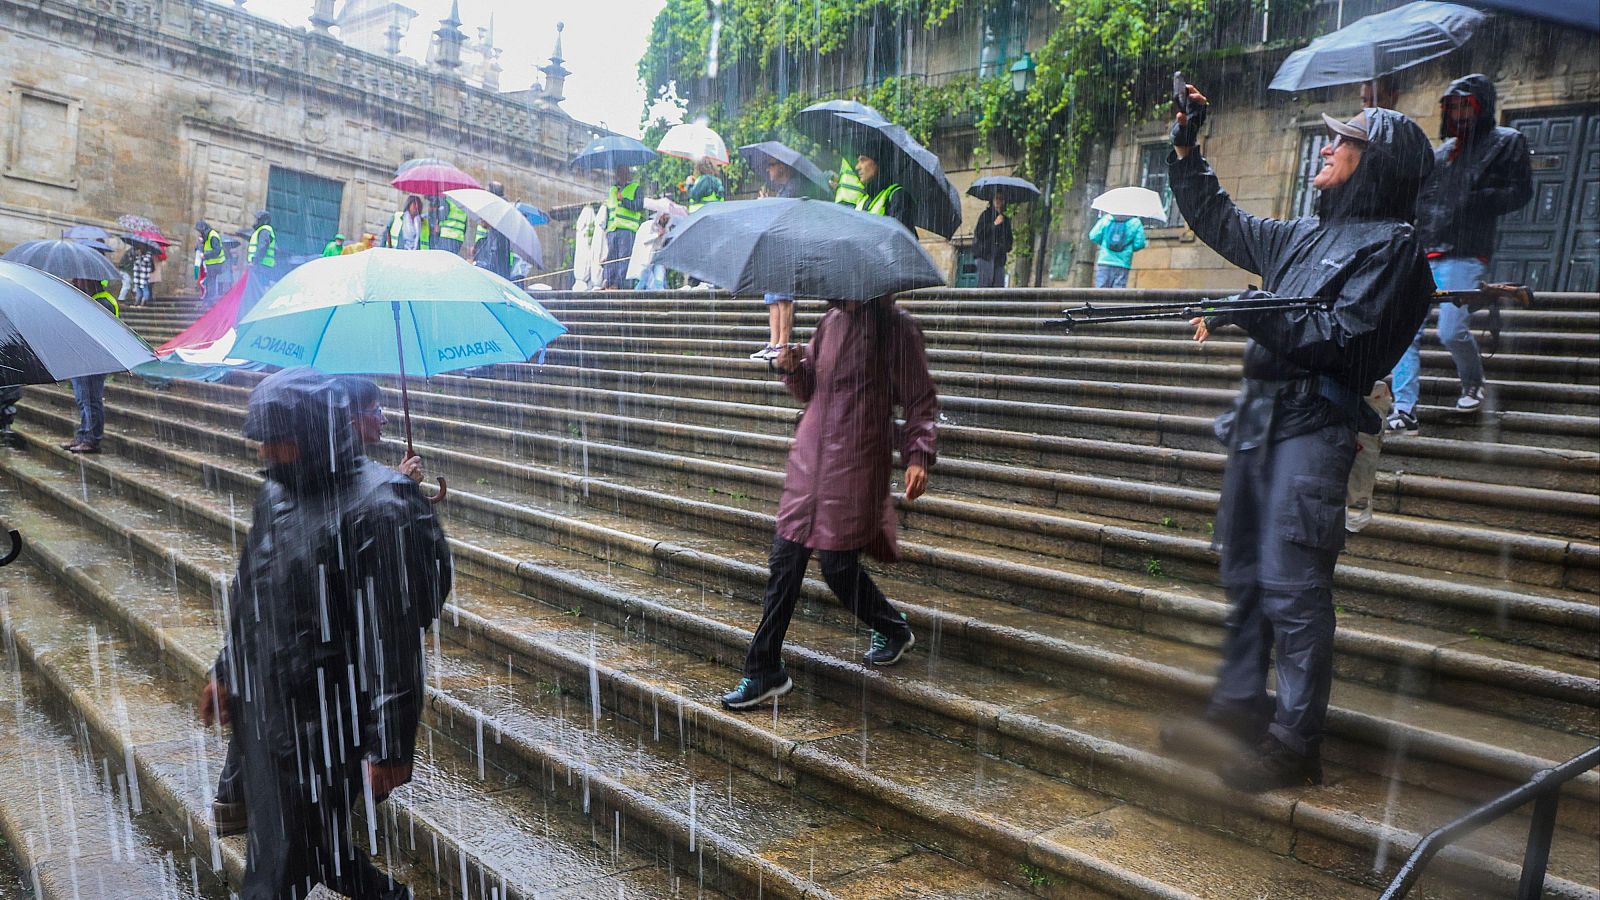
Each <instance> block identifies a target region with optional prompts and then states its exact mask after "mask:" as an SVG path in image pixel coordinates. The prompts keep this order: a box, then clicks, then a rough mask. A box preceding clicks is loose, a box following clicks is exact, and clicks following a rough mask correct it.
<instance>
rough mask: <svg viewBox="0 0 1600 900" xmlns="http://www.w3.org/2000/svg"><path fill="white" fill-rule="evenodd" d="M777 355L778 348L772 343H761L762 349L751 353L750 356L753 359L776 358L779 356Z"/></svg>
mask: <svg viewBox="0 0 1600 900" xmlns="http://www.w3.org/2000/svg"><path fill="white" fill-rule="evenodd" d="M777 355H778V351H777V348H775V347H773V346H772V345H771V344H763V345H761V349H760V350H757V351H756V352H754V353H752V354H750V358H751V359H755V360H761V359H775V358H776V357H777Z"/></svg>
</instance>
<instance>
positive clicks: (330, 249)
mask: <svg viewBox="0 0 1600 900" xmlns="http://www.w3.org/2000/svg"><path fill="white" fill-rule="evenodd" d="M343 252H344V235H342V234H336V235H334V236H333V240H331V241H329V242H328V243H326V244H324V245H323V247H322V255H323V256H338V255H339V254H341V253H343Z"/></svg>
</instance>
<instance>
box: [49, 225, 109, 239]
mask: <svg viewBox="0 0 1600 900" xmlns="http://www.w3.org/2000/svg"><path fill="white" fill-rule="evenodd" d="M110 237H111V234H110V232H108V231H106V230H105V229H104V228H101V227H100V226H99V225H74V226H72V227H71V228H68V229H67V230H65V231H63V232H61V239H62V240H64V241H104V240H107V239H109V238H110Z"/></svg>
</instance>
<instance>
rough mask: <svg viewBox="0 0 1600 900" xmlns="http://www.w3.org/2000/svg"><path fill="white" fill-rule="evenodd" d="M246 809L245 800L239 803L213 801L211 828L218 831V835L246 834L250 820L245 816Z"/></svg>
mask: <svg viewBox="0 0 1600 900" xmlns="http://www.w3.org/2000/svg"><path fill="white" fill-rule="evenodd" d="M245 809H246V807H245V805H244V802H243V801H240V802H238V803H223V802H222V801H221V800H213V801H211V828H212V830H213V831H215V832H216V833H217V837H228V836H229V835H234V834H244V833H245V832H246V831H248V830H249V829H250V820H249V819H247V818H246V817H245Z"/></svg>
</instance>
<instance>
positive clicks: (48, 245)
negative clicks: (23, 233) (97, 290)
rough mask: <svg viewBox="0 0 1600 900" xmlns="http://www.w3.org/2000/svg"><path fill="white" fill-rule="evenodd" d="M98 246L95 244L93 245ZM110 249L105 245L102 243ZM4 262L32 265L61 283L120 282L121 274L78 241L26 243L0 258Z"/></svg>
mask: <svg viewBox="0 0 1600 900" xmlns="http://www.w3.org/2000/svg"><path fill="white" fill-rule="evenodd" d="M96 243H98V242H96ZM101 246H104V247H105V249H107V250H110V249H111V246H110V245H109V244H103V245H101ZM0 259H3V260H5V261H7V262H14V263H20V264H22V265H24V266H32V267H33V268H35V269H38V270H39V271H41V272H49V273H50V274H51V275H54V276H55V277H57V278H60V279H62V280H64V281H71V280H72V279H74V278H87V279H89V280H91V281H121V280H122V273H121V272H119V271H117V267H116V266H113V265H112V264H111V263H109V262H107V261H106V258H105V257H104V256H101V255H100V251H99V250H98V249H96V247H95V246H94V245H93V244H89V243H83V242H80V241H26V242H24V243H21V244H18V245H16V246H15V247H12V248H11V249H10V250H7V251H6V253H5V255H4V256H0Z"/></svg>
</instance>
